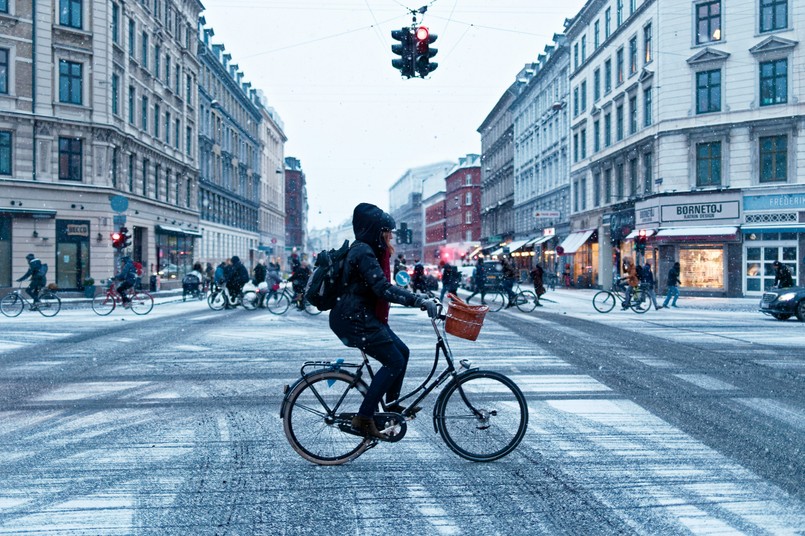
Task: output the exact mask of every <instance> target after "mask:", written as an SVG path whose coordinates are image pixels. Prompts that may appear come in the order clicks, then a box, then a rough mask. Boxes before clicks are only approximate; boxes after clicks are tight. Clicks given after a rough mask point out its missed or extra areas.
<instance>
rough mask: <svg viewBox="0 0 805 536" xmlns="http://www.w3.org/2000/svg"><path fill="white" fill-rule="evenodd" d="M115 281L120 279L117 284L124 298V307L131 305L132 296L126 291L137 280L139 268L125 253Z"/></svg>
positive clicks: (119, 292) (118, 290) (121, 296)
mask: <svg viewBox="0 0 805 536" xmlns="http://www.w3.org/2000/svg"><path fill="white" fill-rule="evenodd" d="M114 279H115V281H120V284H119V285H118V286H117V293H118V294H120V298H121V299H122V300H123V307H131V297H129V295H128V293H127V292H126V291H127V290H129V289H130V288H131V287H133V286H134V283H136V282H137V269H136V268H135V267H134V262H133V261H132V260H131V257H129V256H128V255H124V256H123V257H121V258H120V273H119V274H117V275H115V278H114Z"/></svg>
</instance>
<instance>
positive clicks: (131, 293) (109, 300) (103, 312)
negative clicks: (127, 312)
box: [92, 281, 154, 316]
mask: <svg viewBox="0 0 805 536" xmlns="http://www.w3.org/2000/svg"><path fill="white" fill-rule="evenodd" d="M125 292H126V295H127V296H128V298H129V304H130V305H129V308H130V309H131V311H132V312H133V313H134V314H135V315H147V314H148V313H150V312H151V309H153V308H154V298H153V297H152V296H151V295H150V294H149V293H148V292H146V291H144V290H142V289H137V287H136V286H134V287H132V288H130V289H128V290H126V291H125ZM123 304H124V303H123V296H121V295H120V293H119V292H118V291H117V285H115V282H114V281H109V282H108V283H107V285H106V290H105V291H104V292H103V294H98V295H97V296H95V298H94V299H93V300H92V310H93V311H95V313H96V314H98V315H100V316H107V315H108V314H110V313H111V312H112V311H114V310H115V308H116V307H117V306H118V305H121V306H122V305H123Z"/></svg>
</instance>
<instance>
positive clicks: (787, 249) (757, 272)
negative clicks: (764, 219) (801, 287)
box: [744, 233, 798, 292]
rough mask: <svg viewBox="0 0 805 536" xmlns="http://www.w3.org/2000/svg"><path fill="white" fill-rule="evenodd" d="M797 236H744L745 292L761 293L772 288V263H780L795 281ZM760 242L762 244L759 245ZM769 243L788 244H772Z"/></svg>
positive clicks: (793, 234)
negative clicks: (745, 244)
mask: <svg viewBox="0 0 805 536" xmlns="http://www.w3.org/2000/svg"><path fill="white" fill-rule="evenodd" d="M796 239H797V235H796V234H795V233H754V234H750V235H746V242H747V243H748V244H749V245H747V246H746V247H745V248H744V264H745V273H746V292H762V291H765V290H769V289H771V288H772V287H773V286H774V277H775V270H774V261H780V262H781V263H783V264H784V265H785V266H786V267H788V269H789V270H790V271H791V275H792V276H793V277H794V281H796V279H797V258H798V255H797V246H796ZM761 241H762V242H763V243H761ZM770 241H779V242H789V243H788V244H780V243H777V244H774V243H771V244H770V243H769V242H770Z"/></svg>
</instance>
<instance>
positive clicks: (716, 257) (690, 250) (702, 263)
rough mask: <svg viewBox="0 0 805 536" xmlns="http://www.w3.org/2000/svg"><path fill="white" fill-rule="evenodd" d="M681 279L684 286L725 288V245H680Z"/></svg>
mask: <svg viewBox="0 0 805 536" xmlns="http://www.w3.org/2000/svg"><path fill="white" fill-rule="evenodd" d="M679 264H680V265H681V267H682V272H681V274H680V276H679V280H680V281H681V282H682V283H681V286H682V287H683V288H689V289H703V290H705V289H706V290H709V289H714V290H724V289H725V286H724V247H723V246H704V245H703V246H692V247H686V246H683V247H680V249H679Z"/></svg>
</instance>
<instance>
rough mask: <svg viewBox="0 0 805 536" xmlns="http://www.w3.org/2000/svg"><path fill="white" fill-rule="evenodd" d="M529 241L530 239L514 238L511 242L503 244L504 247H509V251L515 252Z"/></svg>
mask: <svg viewBox="0 0 805 536" xmlns="http://www.w3.org/2000/svg"><path fill="white" fill-rule="evenodd" d="M527 243H528V239H526V240H512V241H511V242H510V243H509V244H507V245H505V246H503V249H506V248H508V249H509V253H514V252H515V251H517V250H518V249H520V248H522V247H523V246H525V245H526V244H527Z"/></svg>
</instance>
